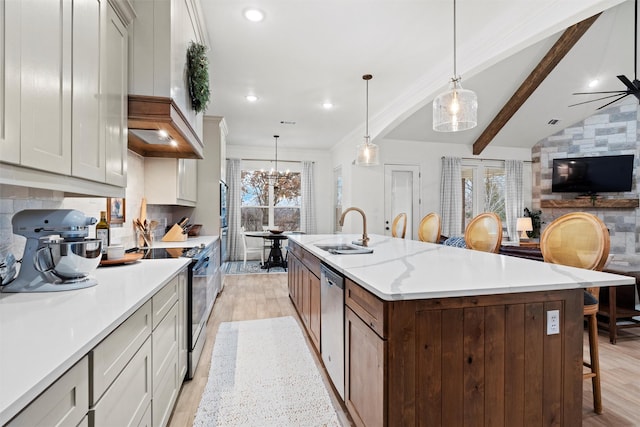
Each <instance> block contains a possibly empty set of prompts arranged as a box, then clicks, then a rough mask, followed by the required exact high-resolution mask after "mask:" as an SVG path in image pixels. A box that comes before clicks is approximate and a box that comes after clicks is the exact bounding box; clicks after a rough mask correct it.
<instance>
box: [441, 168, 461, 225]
mask: <svg viewBox="0 0 640 427" xmlns="http://www.w3.org/2000/svg"><path fill="white" fill-rule="evenodd" d="M440 216H441V217H442V231H441V233H442V234H443V235H445V236H447V237H454V236H461V235H462V233H463V231H464V230H462V159H460V158H459V157H443V158H442V178H441V180H440Z"/></svg>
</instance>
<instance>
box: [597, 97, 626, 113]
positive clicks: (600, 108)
mask: <svg viewBox="0 0 640 427" xmlns="http://www.w3.org/2000/svg"><path fill="white" fill-rule="evenodd" d="M625 96H629V94H628V93H627V94H626V95H622V96H621V97H620V98H618V99H614V100H613V101H611V102H609V103H607V104H604V105H603V106H602V107H598V108H596V110H602V109H603V108H604V107H608V106H609V105H611V104H613V103H615V102H617V101H620V100H621V99H622V98H624V97H625Z"/></svg>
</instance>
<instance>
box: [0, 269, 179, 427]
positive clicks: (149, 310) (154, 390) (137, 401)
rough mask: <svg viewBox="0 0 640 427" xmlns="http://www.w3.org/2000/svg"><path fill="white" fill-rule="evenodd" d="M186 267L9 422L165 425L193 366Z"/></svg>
mask: <svg viewBox="0 0 640 427" xmlns="http://www.w3.org/2000/svg"><path fill="white" fill-rule="evenodd" d="M186 310H187V270H186V268H185V269H184V270H182V271H181V272H180V273H178V274H177V275H176V276H175V277H174V278H173V279H171V280H170V281H169V282H168V283H167V284H166V285H165V286H164V287H163V288H162V289H160V290H159V291H158V292H156V294H155V295H154V296H153V297H152V298H151V299H150V300H148V301H147V302H146V303H144V304H143V305H142V306H141V307H140V308H138V309H137V310H136V311H135V312H134V313H133V314H132V315H131V316H129V317H128V318H127V320H125V321H124V322H122V323H121V324H120V326H118V327H117V328H116V329H115V330H114V331H113V332H111V333H110V334H109V336H107V337H106V338H105V339H104V340H102V341H101V342H100V343H99V344H98V345H96V346H95V347H94V348H93V350H91V351H90V352H89V354H87V355H86V356H85V357H84V358H82V359H81V360H80V361H79V362H78V363H76V364H75V365H74V366H73V367H72V368H71V369H69V370H68V371H67V372H66V373H65V374H64V375H62V376H61V377H60V378H59V379H58V380H56V382H55V383H53V385H51V386H50V387H49V388H48V389H47V390H45V391H44V392H43V393H42V394H41V395H40V396H38V397H37V398H36V399H35V400H34V401H33V402H31V403H30V404H29V405H28V406H27V407H26V408H25V409H23V410H22V412H20V413H19V414H18V415H17V416H16V417H14V418H13V419H12V420H11V421H10V422H9V423H8V424H6V426H7V427H8V426H10V427H18V426H25V427H32V426H36V425H43V426H54V425H55V426H57V427H67V426H68V427H77V426H92V427H103V426H104V427H115V426H117V427H120V426H132V427H152V426H153V427H164V426H166V425H167V424H168V422H169V418H170V416H171V412H172V411H173V406H174V405H175V402H176V399H177V397H178V391H179V390H180V387H181V385H182V381H183V380H184V377H185V374H186V371H187V368H186V366H187V336H186V334H187V327H188V326H187V321H186Z"/></svg>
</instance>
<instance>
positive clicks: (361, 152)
mask: <svg viewBox="0 0 640 427" xmlns="http://www.w3.org/2000/svg"><path fill="white" fill-rule="evenodd" d="M378 164H380V162H379V160H378V146H377V145H376V144H373V143H371V142H369V140H368V138H365V140H364V142H363V143H362V144H360V145H358V152H357V155H356V165H357V166H375V165H378Z"/></svg>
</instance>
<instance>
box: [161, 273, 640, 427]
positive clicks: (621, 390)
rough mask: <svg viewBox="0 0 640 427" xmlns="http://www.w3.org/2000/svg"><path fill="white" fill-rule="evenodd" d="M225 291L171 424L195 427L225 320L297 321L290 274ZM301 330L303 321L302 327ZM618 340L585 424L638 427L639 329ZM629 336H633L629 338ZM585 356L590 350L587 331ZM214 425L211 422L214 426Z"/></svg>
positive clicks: (251, 279) (238, 282) (606, 357)
mask: <svg viewBox="0 0 640 427" xmlns="http://www.w3.org/2000/svg"><path fill="white" fill-rule="evenodd" d="M224 283H225V285H224V291H223V292H222V293H221V294H220V295H219V296H218V299H217V300H216V303H215V305H214V309H213V312H212V314H211V317H210V318H209V323H208V325H207V342H206V344H205V347H204V350H203V352H202V357H201V359H200V365H199V367H198V369H197V371H196V376H195V378H193V379H192V380H191V381H187V382H185V383H184V385H183V386H182V390H181V392H180V396H179V397H178V403H177V404H176V407H175V410H174V412H173V415H172V417H171V420H170V422H169V426H170V427H191V426H192V424H193V419H194V416H195V413H196V410H197V408H198V404H199V403H200V397H201V395H202V392H203V390H204V387H205V384H206V382H207V377H208V375H209V366H210V364H211V351H212V349H213V344H214V342H215V336H216V333H217V331H218V326H219V325H220V323H221V322H230V321H237V320H253V319H265V318H269V317H281V316H292V317H293V318H295V319H296V320H297V321H298V323H300V322H299V319H298V317H297V314H296V312H295V309H294V308H293V304H292V303H291V301H290V300H289V296H288V289H287V275H286V274H284V273H282V274H252V275H228V276H225V278H224ZM301 328H302V325H301ZM621 337H622V338H621V339H619V340H618V344H616V345H612V344H610V343H609V340H608V336H607V334H606V333H605V332H604V331H601V333H600V339H599V344H600V367H601V370H602V400H603V406H604V414H602V415H596V414H595V413H594V412H593V399H592V395H591V382H590V381H585V382H584V392H583V411H582V414H583V415H582V425H583V426H594V427H595V426H598V427H599V426H608V427H611V426H616V427H618V426H640V328H635V329H628V330H626V331H623V332H622V334H621ZM625 337H626V338H628V337H631V338H630V339H625ZM584 342H585V354H588V347H587V345H588V342H587V335H586V334H585V341H584ZM307 344H308V345H309V349H310V351H311V353H312V354H313V356H314V360H315V362H316V364H317V365H318V367H319V368H320V371H321V372H322V373H323V379H324V381H325V384H326V385H327V388H328V389H329V390H332V388H331V385H329V380H328V377H327V375H326V372H325V371H324V369H323V368H322V367H321V365H320V362H319V360H318V357H317V355H316V354H315V352H314V350H313V349H312V346H311V344H310V343H309V342H307ZM329 394H330V395H331V398H332V401H333V404H334V407H335V408H336V411H337V412H338V416H339V418H340V421H341V422H342V424H343V425H344V426H350V425H352V423H351V421H350V419H349V417H348V415H347V414H346V411H345V409H344V406H343V405H342V404H341V403H340V402H339V400H338V399H337V398H336V393H335V392H330V393H329ZM212 427H213V426H212Z"/></svg>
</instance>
